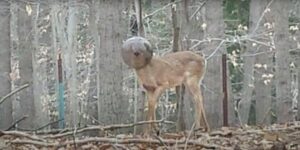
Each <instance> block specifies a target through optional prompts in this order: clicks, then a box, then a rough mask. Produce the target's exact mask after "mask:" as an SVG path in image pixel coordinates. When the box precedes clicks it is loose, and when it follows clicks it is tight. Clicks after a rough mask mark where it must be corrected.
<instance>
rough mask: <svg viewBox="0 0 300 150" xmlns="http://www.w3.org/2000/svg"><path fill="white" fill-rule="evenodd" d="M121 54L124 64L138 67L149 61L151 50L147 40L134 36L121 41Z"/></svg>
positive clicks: (151, 54)
mask: <svg viewBox="0 0 300 150" xmlns="http://www.w3.org/2000/svg"><path fill="white" fill-rule="evenodd" d="M121 54H122V58H123V61H124V63H125V64H127V65H128V66H129V67H132V68H134V69H139V68H142V67H144V66H146V65H147V64H148V63H149V62H150V60H151V59H152V56H153V50H152V48H151V44H150V42H149V41H148V40H146V39H145V38H143V37H139V36H134V37H132V38H129V39H127V40H126V41H125V42H124V43H123V45H122V49H121Z"/></svg>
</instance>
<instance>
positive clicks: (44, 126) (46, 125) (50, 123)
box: [34, 119, 64, 132]
mask: <svg viewBox="0 0 300 150" xmlns="http://www.w3.org/2000/svg"><path fill="white" fill-rule="evenodd" d="M62 120H64V119H60V120H56V121H53V122H49V123H47V124H45V125H43V126H41V127H39V128H37V129H35V130H34V131H35V132H36V131H38V130H41V129H44V128H46V127H48V126H50V125H52V124H55V123H57V122H60V121H62Z"/></svg>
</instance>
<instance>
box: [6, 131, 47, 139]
mask: <svg viewBox="0 0 300 150" xmlns="http://www.w3.org/2000/svg"><path fill="white" fill-rule="evenodd" d="M4 135H10V136H17V137H25V138H28V139H31V140H35V141H44V140H43V139H42V138H40V137H38V136H36V135H31V134H28V133H26V132H22V131H0V137H1V136H4Z"/></svg>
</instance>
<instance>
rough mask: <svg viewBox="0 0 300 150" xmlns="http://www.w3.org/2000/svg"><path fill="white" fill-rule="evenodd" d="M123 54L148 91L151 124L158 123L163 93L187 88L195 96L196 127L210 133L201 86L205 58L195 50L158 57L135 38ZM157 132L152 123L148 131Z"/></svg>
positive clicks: (140, 39) (130, 39) (145, 43)
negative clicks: (160, 100)
mask: <svg viewBox="0 0 300 150" xmlns="http://www.w3.org/2000/svg"><path fill="white" fill-rule="evenodd" d="M121 55H122V59H123V61H124V63H125V64H127V65H128V66H129V68H133V69H134V71H135V73H136V74H137V77H138V82H139V84H140V85H141V86H142V87H143V89H145V93H146V96H147V102H148V112H147V117H146V119H147V121H151V120H156V115H155V111H156V104H157V101H158V100H159V97H160V96H161V95H162V93H163V92H164V91H165V90H167V89H170V88H174V87H176V86H180V85H185V87H186V88H187V89H188V91H189V92H190V93H191V95H192V96H193V100H194V106H195V114H194V117H195V127H196V128H201V127H203V128H204V129H205V130H206V131H209V130H210V128H209V124H208V121H207V118H206V114H205V109H204V104H203V96H202V92H201V88H200V83H201V81H202V79H203V77H204V74H205V70H206V60H205V58H204V55H201V54H198V53H195V52H192V51H178V52H173V53H168V54H165V55H164V56H159V57H154V56H153V50H152V47H151V44H150V42H149V41H148V40H147V39H145V38H143V37H140V36H133V37H131V38H129V39H127V40H126V41H125V42H123V45H122V47H121ZM151 129H156V126H155V124H154V123H151V124H149V125H148V126H147V127H146V129H145V132H146V133H149V131H150V130H151Z"/></svg>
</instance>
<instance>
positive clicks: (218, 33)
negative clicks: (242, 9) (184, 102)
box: [203, 0, 225, 128]
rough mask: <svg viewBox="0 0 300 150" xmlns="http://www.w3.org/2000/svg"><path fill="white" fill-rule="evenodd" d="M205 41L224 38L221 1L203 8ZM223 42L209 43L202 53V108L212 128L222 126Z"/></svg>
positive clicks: (212, 0) (207, 3)
mask: <svg viewBox="0 0 300 150" xmlns="http://www.w3.org/2000/svg"><path fill="white" fill-rule="evenodd" d="M204 8H205V20H204V23H205V26H203V27H205V32H204V33H205V36H204V37H205V39H210V38H216V37H218V38H222V37H223V36H224V27H225V26H224V21H223V9H221V8H222V1H219V0H211V1H207V2H206V4H205V6H204ZM223 43H224V42H218V41H211V42H209V43H208V44H207V45H205V48H204V53H205V55H206V56H207V58H208V61H207V70H206V73H205V76H204V82H203V84H204V85H205V87H207V88H205V89H204V105H205V106H204V107H205V110H206V112H207V118H208V121H209V124H211V127H212V128H215V127H219V126H221V125H222V120H223V119H222V118H223V117H222V96H223V94H222V80H221V77H222V74H221V52H223V50H222V49H223V45H222V44H223Z"/></svg>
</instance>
